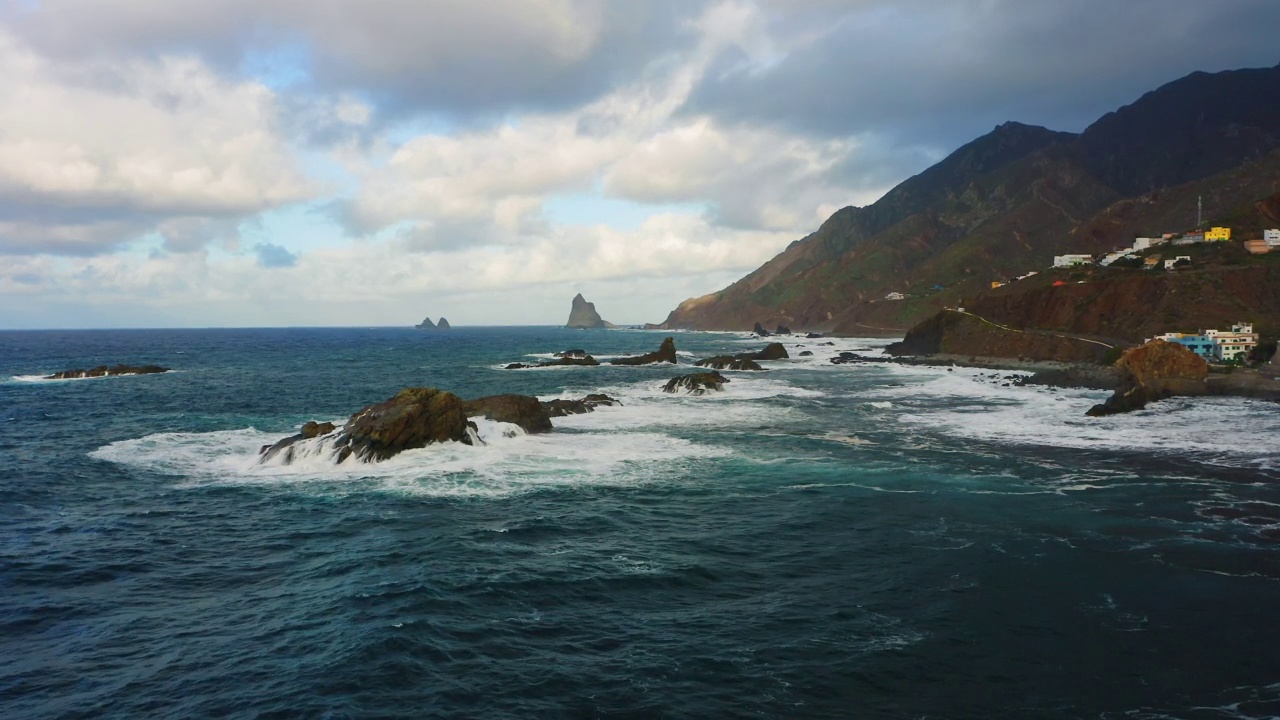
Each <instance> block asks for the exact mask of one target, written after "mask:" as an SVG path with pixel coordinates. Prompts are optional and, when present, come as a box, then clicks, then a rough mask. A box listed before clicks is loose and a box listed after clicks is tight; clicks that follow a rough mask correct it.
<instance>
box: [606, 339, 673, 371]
mask: <svg viewBox="0 0 1280 720" xmlns="http://www.w3.org/2000/svg"><path fill="white" fill-rule="evenodd" d="M654 363H671V364H672V365H675V364H676V341H675V338H667V339H666V340H663V341H662V346H661V347H659V348H658V350H657V352H651V353H645V354H644V355H635V356H633V357H624V358H618V359H617V360H611V361H609V364H610V365H652V364H654Z"/></svg>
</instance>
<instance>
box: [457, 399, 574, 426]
mask: <svg viewBox="0 0 1280 720" xmlns="http://www.w3.org/2000/svg"><path fill="white" fill-rule="evenodd" d="M463 411H464V412H465V413H466V415H467V417H469V418H470V417H476V416H483V417H486V418H488V419H490V420H493V421H495V422H505V423H511V424H512V425H519V426H520V427H521V429H523V430H524V431H525V432H527V433H529V434H531V435H532V434H535V433H544V432H550V431H551V430H552V427H551V416H550V415H549V414H548V413H547V410H546V408H544V407H543V406H542V403H540V402H538V398H535V397H530V396H528V395H515V394H509V395H490V396H488V397H482V398H476V399H475V400H467V401H466V402H465V403H463Z"/></svg>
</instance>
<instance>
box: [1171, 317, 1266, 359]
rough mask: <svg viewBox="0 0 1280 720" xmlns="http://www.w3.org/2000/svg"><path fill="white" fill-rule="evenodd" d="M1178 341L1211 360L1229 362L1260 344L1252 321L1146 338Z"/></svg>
mask: <svg viewBox="0 0 1280 720" xmlns="http://www.w3.org/2000/svg"><path fill="white" fill-rule="evenodd" d="M1152 340H1164V341H1165V342H1171V343H1178V344H1179V345H1183V346H1185V347H1186V348H1187V349H1188V350H1190V351H1191V352H1193V353H1195V354H1197V355H1199V356H1200V357H1202V358H1204V359H1205V360H1207V361H1209V362H1229V361H1232V360H1238V359H1239V358H1240V357H1241V356H1244V355H1247V354H1248V353H1249V351H1251V350H1253V348H1255V347H1256V346H1257V345H1258V334H1257V333H1255V332H1254V331H1253V324H1252V323H1245V322H1241V323H1236V324H1235V325H1232V326H1231V329H1230V330H1204V331H1202V332H1200V333H1196V334H1193V333H1165V334H1163V335H1157V336H1155V337H1153V338H1150V339H1148V340H1146V342H1151V341H1152Z"/></svg>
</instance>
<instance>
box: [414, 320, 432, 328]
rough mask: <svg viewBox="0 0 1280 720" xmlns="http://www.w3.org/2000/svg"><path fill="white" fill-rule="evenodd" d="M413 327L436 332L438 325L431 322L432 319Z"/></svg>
mask: <svg viewBox="0 0 1280 720" xmlns="http://www.w3.org/2000/svg"><path fill="white" fill-rule="evenodd" d="M413 327H414V328H416V329H418V330H435V329H436V324H435V323H433V322H431V318H423V319H422V322H420V323H418V324H417V325H414V326H413Z"/></svg>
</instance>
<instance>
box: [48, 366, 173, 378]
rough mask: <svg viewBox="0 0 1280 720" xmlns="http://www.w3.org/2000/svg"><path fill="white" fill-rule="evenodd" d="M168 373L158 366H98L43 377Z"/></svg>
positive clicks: (167, 369)
mask: <svg viewBox="0 0 1280 720" xmlns="http://www.w3.org/2000/svg"><path fill="white" fill-rule="evenodd" d="M166 372H169V368H167V367H161V366H160V365H112V366H110V367H108V366H106V365H99V366H97V367H94V368H89V369H88V370H60V371H58V372H56V373H54V374H52V375H47V376H45V380H78V379H80V378H95V377H107V376H108V375H153V374H157V373H166Z"/></svg>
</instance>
